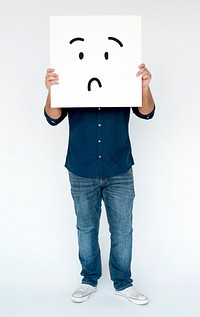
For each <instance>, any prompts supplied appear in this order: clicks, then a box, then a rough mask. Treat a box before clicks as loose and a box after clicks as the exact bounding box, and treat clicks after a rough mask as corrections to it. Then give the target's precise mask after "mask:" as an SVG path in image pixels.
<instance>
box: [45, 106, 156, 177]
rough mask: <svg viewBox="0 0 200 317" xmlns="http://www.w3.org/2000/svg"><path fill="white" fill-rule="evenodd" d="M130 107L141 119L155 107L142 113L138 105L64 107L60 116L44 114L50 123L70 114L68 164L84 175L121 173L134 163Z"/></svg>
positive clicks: (69, 167) (151, 114) (68, 166)
mask: <svg viewBox="0 0 200 317" xmlns="http://www.w3.org/2000/svg"><path fill="white" fill-rule="evenodd" d="M130 109H132V111H133V113H134V114H135V115H136V116H138V117H140V118H142V119H147V120H148V119H151V118H152V117H153V115H154V111H155V107H154V110H153V111H152V112H151V113H149V114H148V115H142V114H141V113H140V112H139V110H138V108H128V107H118V108H115V107H107V108H62V114H61V116H60V118H58V119H52V118H50V117H49V116H48V115H47V113H46V111H45V109H44V115H45V117H46V119H47V121H48V123H49V124H51V125H57V124H59V123H60V122H61V121H62V120H63V119H64V118H65V117H66V116H67V115H68V120H69V143H68V151H67V157H66V161H65V167H66V168H67V169H68V170H69V171H71V172H73V173H75V174H77V175H79V176H82V177H99V178H100V177H110V176H116V175H118V174H122V173H125V172H127V171H128V169H129V168H130V167H131V166H132V165H133V164H134V160H133V156H132V151H131V144H130V139H129V133H128V123H129V117H130Z"/></svg>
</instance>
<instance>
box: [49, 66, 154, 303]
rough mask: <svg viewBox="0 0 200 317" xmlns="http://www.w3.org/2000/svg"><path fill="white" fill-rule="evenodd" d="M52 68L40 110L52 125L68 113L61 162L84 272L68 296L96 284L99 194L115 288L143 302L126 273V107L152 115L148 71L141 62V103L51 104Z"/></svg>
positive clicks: (129, 204) (130, 195)
mask: <svg viewBox="0 0 200 317" xmlns="http://www.w3.org/2000/svg"><path fill="white" fill-rule="evenodd" d="M54 71H55V69H48V70H47V74H46V77H45V85H46V88H47V89H48V91H49V93H48V96H47V101H46V105H45V109H44V114H45V117H46V119H47V121H48V122H49V124H51V125H57V124H58V123H60V122H61V121H62V120H63V119H64V118H65V117H66V116H67V115H68V119H69V144H68V152H67V157H66V162H65V167H66V168H67V169H68V171H69V180H70V185H71V194H72V197H73V201H74V207H75V212H76V217H77V226H76V227H77V233H78V245H79V260H80V263H81V266H82V271H81V275H82V276H83V279H82V282H81V285H80V287H79V288H78V289H77V290H76V291H75V292H74V293H73V294H72V301H74V302H79V303H80V302H84V301H86V300H87V299H88V298H89V297H90V295H91V294H92V293H94V292H95V291H96V290H97V283H98V279H99V278H100V277H101V274H102V271H101V254H100V248H99V242H98V233H99V220H100V215H101V202H102V199H103V201H104V204H105V209H106V214H107V219H108V223H109V231H110V237H111V247H110V258H109V270H110V276H111V280H112V281H113V283H114V288H115V293H116V294H117V295H121V296H124V297H126V298H127V299H129V300H130V301H131V302H133V303H135V304H140V305H141V304H147V303H148V298H147V297H146V296H145V295H144V294H142V293H140V292H139V291H138V290H137V289H136V288H135V287H134V286H133V280H132V279H131V258H132V231H133V229H132V209H133V200H134V196H135V192H134V182H133V171H132V165H133V164H134V161H133V157H132V152H131V145H130V139H129V134H128V123H129V116H130V109H132V111H133V113H134V114H135V115H136V116H138V117H140V118H143V119H147V120H148V119H151V118H152V117H153V115H154V111H155V105H154V100H153V98H152V95H151V91H150V88H149V83H150V81H151V74H150V72H149V71H148V69H147V68H146V67H145V64H141V65H140V66H139V71H138V73H137V74H136V76H142V107H141V108H128V107H119V108H113V107H110V108H109V107H108V108H51V86H52V85H57V84H59V76H58V74H55V73H54Z"/></svg>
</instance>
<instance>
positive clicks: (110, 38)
mask: <svg viewBox="0 0 200 317" xmlns="http://www.w3.org/2000/svg"><path fill="white" fill-rule="evenodd" d="M108 39H109V40H112V41H115V42H117V43H118V44H119V45H120V46H121V47H122V46H123V44H122V42H121V41H120V40H118V39H116V37H112V36H109V37H108Z"/></svg>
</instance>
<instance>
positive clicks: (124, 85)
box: [50, 15, 142, 108]
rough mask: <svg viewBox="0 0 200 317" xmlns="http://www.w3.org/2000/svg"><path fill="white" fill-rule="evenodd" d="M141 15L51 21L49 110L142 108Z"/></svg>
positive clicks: (60, 17) (58, 17)
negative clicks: (53, 79) (53, 81)
mask: <svg viewBox="0 0 200 317" xmlns="http://www.w3.org/2000/svg"><path fill="white" fill-rule="evenodd" d="M140 64H141V17H140V16H132V15H126V16H98V15H97V16H51V17H50V67H51V68H55V72H56V73H57V74H59V85H52V87H51V106H52V107H53V108H57V107H99V106H100V107H141V106H142V87H141V76H140V77H136V73H137V72H138V66H139V65H140Z"/></svg>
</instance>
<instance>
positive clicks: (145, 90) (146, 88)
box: [142, 85, 149, 93]
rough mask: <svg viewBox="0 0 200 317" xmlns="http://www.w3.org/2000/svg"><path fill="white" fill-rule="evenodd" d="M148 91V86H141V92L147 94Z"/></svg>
mask: <svg viewBox="0 0 200 317" xmlns="http://www.w3.org/2000/svg"><path fill="white" fill-rule="evenodd" d="M148 91H149V85H146V86H142V92H144V93H145V92H148Z"/></svg>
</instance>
